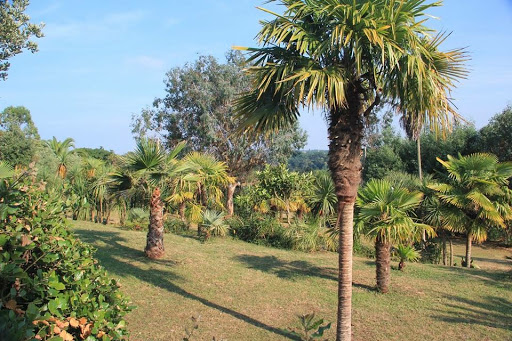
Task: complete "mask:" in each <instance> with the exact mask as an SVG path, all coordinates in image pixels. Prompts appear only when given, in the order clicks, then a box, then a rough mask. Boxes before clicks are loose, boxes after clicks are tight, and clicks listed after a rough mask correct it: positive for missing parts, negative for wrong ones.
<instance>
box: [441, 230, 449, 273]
mask: <svg viewBox="0 0 512 341" xmlns="http://www.w3.org/2000/svg"><path fill="white" fill-rule="evenodd" d="M442 237H443V265H444V266H446V265H448V253H447V252H446V234H445V233H444V232H443V235H442Z"/></svg>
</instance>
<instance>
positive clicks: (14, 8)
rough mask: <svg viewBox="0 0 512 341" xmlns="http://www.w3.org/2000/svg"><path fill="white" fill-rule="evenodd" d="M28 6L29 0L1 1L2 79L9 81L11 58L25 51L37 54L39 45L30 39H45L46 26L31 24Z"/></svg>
mask: <svg viewBox="0 0 512 341" xmlns="http://www.w3.org/2000/svg"><path fill="white" fill-rule="evenodd" d="M28 4H29V1H28V0H10V1H9V0H0V27H1V28H2V29H0V79H3V80H5V79H7V71H9V67H10V66H11V64H10V63H9V62H8V61H7V60H8V59H9V58H11V57H13V56H15V55H17V54H20V53H22V52H23V50H29V51H30V52H32V53H33V52H37V44H36V43H34V42H33V41H31V40H30V38H32V37H36V38H41V37H43V32H42V28H43V26H44V25H43V24H39V25H35V24H32V23H30V22H29V20H30V17H29V16H28V15H27V14H25V10H26V9H27V6H28Z"/></svg>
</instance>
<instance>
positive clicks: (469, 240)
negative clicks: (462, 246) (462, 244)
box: [466, 232, 473, 268]
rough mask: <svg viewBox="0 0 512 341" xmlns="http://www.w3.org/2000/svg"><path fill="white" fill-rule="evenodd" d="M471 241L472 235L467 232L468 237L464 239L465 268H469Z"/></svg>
mask: <svg viewBox="0 0 512 341" xmlns="http://www.w3.org/2000/svg"><path fill="white" fill-rule="evenodd" d="M472 239H473V234H472V233H471V232H468V236H467V239H466V268H470V267H471V241H472Z"/></svg>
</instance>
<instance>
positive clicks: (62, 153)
mask: <svg viewBox="0 0 512 341" xmlns="http://www.w3.org/2000/svg"><path fill="white" fill-rule="evenodd" d="M46 145H47V146H48V147H49V148H50V150H51V151H52V152H53V153H54V154H55V156H56V157H57V159H58V160H59V166H58V167H57V175H58V176H59V177H60V178H61V179H64V178H65V177H66V173H67V171H68V168H67V161H68V157H69V155H70V154H71V153H72V151H71V150H70V149H69V148H72V147H74V146H75V141H73V139H72V138H70V137H68V138H67V139H65V140H64V141H62V142H60V141H58V140H57V139H56V138H55V136H54V137H53V138H52V139H51V140H49V141H46Z"/></svg>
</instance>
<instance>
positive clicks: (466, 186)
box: [428, 153, 512, 268]
mask: <svg viewBox="0 0 512 341" xmlns="http://www.w3.org/2000/svg"><path fill="white" fill-rule="evenodd" d="M447 158H448V160H447V161H443V160H441V159H439V158H438V161H439V162H440V163H441V164H442V165H443V167H444V168H445V170H446V172H447V176H446V179H445V182H441V183H434V184H431V185H429V186H428V187H429V188H430V189H432V190H434V191H436V192H437V194H438V196H439V198H440V199H441V201H442V202H443V203H444V204H445V205H447V206H448V207H452V208H456V210H451V211H446V213H445V214H444V219H446V220H447V221H448V223H449V225H451V226H457V225H458V226H462V227H463V228H464V230H465V232H466V259H465V262H466V266H467V267H468V268H469V267H470V266H471V244H472V242H473V240H475V241H478V242H482V241H484V240H485V239H487V228H488V227H490V226H499V227H503V228H505V227H506V225H505V223H506V221H507V220H511V219H512V208H511V207H510V198H511V192H510V190H509V188H508V184H509V178H510V177H512V162H503V163H500V162H498V158H497V157H496V156H494V155H492V154H483V153H477V154H471V155H468V156H462V155H460V154H459V156H458V157H453V156H451V155H448V156H447Z"/></svg>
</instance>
